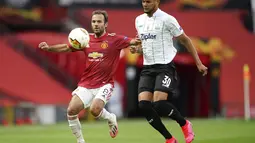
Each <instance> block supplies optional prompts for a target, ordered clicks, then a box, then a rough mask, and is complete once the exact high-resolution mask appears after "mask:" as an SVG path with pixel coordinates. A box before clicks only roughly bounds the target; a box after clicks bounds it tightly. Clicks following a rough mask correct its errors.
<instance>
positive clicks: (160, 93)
mask: <svg viewBox="0 0 255 143" xmlns="http://www.w3.org/2000/svg"><path fill="white" fill-rule="evenodd" d="M177 80H178V79H177V76H176V71H175V69H171V68H170V69H168V70H167V69H166V70H163V71H162V72H160V73H159V74H158V75H157V77H156V81H155V89H154V96H153V100H154V101H158V100H167V99H168V95H172V94H169V93H172V92H174V91H175V90H176V88H177V82H178V81H177Z"/></svg>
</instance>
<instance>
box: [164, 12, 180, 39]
mask: <svg viewBox="0 0 255 143" xmlns="http://www.w3.org/2000/svg"><path fill="white" fill-rule="evenodd" d="M165 22H166V27H167V29H168V30H169V31H170V33H171V34H172V35H173V36H174V37H178V36H180V35H181V34H183V29H182V27H181V26H180V25H179V23H178V21H177V20H176V19H175V18H174V17H173V16H170V15H169V16H168V17H167V18H166V21H165Z"/></svg>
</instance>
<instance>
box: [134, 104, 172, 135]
mask: <svg viewBox="0 0 255 143" xmlns="http://www.w3.org/2000/svg"><path fill="white" fill-rule="evenodd" d="M139 108H140V111H141V114H142V115H143V116H145V117H146V119H147V121H148V122H149V123H150V125H151V126H152V127H153V128H154V129H156V130H157V131H159V132H160V133H161V135H163V136H164V137H165V139H170V138H172V135H171V134H170V133H169V132H168V130H167V129H166V127H165V125H164V124H163V123H162V121H161V119H160V116H159V115H158V114H157V112H156V111H155V110H154V109H153V107H152V103H151V102H150V101H145V100H142V101H140V102H139Z"/></svg>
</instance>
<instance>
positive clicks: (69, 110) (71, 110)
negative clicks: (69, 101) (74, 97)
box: [67, 106, 80, 116]
mask: <svg viewBox="0 0 255 143" xmlns="http://www.w3.org/2000/svg"><path fill="white" fill-rule="evenodd" d="M79 112H80V110H79V108H75V107H74V106H69V107H68V108H67V115H69V116H74V115H77V114H79Z"/></svg>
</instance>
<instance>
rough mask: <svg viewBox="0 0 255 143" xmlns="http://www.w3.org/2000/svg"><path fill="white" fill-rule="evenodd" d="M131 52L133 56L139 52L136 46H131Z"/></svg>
mask: <svg viewBox="0 0 255 143" xmlns="http://www.w3.org/2000/svg"><path fill="white" fill-rule="evenodd" d="M129 50H130V52H131V53H132V54H135V53H136V52H137V48H136V46H135V45H131V46H130V49H129Z"/></svg>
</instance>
